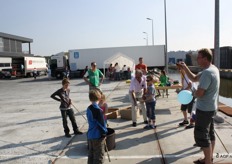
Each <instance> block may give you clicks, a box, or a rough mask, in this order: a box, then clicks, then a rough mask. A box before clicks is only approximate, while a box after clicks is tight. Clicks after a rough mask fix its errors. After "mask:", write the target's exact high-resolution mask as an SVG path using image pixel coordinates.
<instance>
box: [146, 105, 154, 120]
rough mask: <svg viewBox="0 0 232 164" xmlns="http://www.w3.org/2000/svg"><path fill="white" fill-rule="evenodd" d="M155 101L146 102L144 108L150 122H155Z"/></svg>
mask: <svg viewBox="0 0 232 164" xmlns="http://www.w3.org/2000/svg"><path fill="white" fill-rule="evenodd" d="M155 104H156V102H155V101H152V102H146V108H147V117H148V118H149V119H150V120H155Z"/></svg>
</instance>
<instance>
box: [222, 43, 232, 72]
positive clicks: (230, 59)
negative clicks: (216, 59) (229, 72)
mask: <svg viewBox="0 0 232 164" xmlns="http://www.w3.org/2000/svg"><path fill="white" fill-rule="evenodd" d="M220 68H221V69H232V47H221V48H220Z"/></svg>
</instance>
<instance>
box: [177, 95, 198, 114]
mask: <svg viewBox="0 0 232 164" xmlns="http://www.w3.org/2000/svg"><path fill="white" fill-rule="evenodd" d="M194 101H195V98H193V99H192V101H191V102H190V103H189V104H186V105H184V104H181V107H180V110H181V111H186V110H187V109H188V113H191V112H192V108H193V103H194Z"/></svg>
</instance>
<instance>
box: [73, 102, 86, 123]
mask: <svg viewBox="0 0 232 164" xmlns="http://www.w3.org/2000/svg"><path fill="white" fill-rule="evenodd" d="M72 106H73V107H74V108H75V109H76V111H77V112H78V113H79V114H80V115H81V116H82V117H83V118H84V119H85V121H87V119H86V118H85V116H83V114H81V112H80V111H79V110H78V109H77V107H75V105H73V104H72Z"/></svg>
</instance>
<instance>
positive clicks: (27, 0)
mask: <svg viewBox="0 0 232 164" xmlns="http://www.w3.org/2000/svg"><path fill="white" fill-rule="evenodd" d="M214 5H215V0H166V7H167V37H168V38H167V42H168V51H178V50H185V51H188V50H197V49H199V48H203V47H208V48H212V47H213V46H214V7H215V6H214ZM231 6H232V0H220V46H232V37H231V34H232V21H231V16H232V10H231ZM0 16H1V26H0V32H4V33H9V34H13V35H19V36H23V37H28V38H32V39H33V43H32V44H31V48H32V53H33V54H35V55H42V56H49V55H52V54H56V53H58V52H61V51H68V50H69V49H83V48H101V47H121V46H141V45H146V40H145V39H144V38H146V34H144V33H143V32H147V33H148V41H149V45H151V44H152V22H151V21H149V20H147V19H146V18H147V17H149V18H152V19H153V23H154V43H155V45H161V44H165V30H164V25H165V23H164V1H163V0H66V1H64V0H37V1H32V0H20V1H19V0H5V1H1V5H0ZM25 49H26V48H25Z"/></svg>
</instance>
